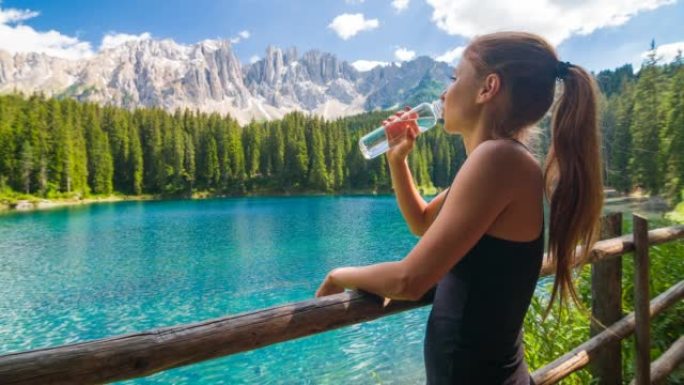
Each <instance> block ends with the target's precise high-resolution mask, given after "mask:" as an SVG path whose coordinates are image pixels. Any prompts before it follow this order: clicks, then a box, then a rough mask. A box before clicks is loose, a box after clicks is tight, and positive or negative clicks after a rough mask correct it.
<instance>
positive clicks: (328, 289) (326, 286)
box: [316, 270, 344, 298]
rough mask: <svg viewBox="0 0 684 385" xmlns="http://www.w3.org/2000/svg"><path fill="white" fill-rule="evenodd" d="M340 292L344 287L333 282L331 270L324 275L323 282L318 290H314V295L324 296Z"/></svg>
mask: <svg viewBox="0 0 684 385" xmlns="http://www.w3.org/2000/svg"><path fill="white" fill-rule="evenodd" d="M333 271H334V270H333ZM342 292H344V288H343V287H342V286H338V285H337V284H335V283H334V282H333V280H332V271H331V272H330V273H328V275H326V276H325V279H324V280H323V283H322V284H321V286H320V287H319V288H318V290H316V297H317V298H318V297H324V296H326V295H332V294H338V293H342Z"/></svg>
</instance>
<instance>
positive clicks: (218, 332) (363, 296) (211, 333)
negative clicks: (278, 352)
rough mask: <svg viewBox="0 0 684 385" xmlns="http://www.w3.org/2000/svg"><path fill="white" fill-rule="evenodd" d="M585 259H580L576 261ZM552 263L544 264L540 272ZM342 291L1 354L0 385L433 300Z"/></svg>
mask: <svg viewBox="0 0 684 385" xmlns="http://www.w3.org/2000/svg"><path fill="white" fill-rule="evenodd" d="M681 238H684V226H672V227H665V228H661V229H656V230H652V231H649V232H648V242H649V244H650V245H655V244H660V243H664V242H668V241H672V240H676V239H681ZM633 250H634V242H633V240H632V236H631V235H628V236H623V237H619V238H613V239H609V240H603V241H599V242H597V243H596V245H595V247H594V248H593V249H592V253H590V256H589V259H588V261H584V262H587V263H590V262H593V261H596V260H601V259H606V258H612V257H617V256H619V255H622V254H624V253H628V252H631V251H633ZM578 263H581V262H578ZM552 271H553V269H552V268H551V267H549V266H548V264H545V265H544V267H543V268H542V275H549V274H550V273H551V272H552ZM429 303H430V302H429V300H422V301H417V302H408V301H391V302H390V303H389V304H388V305H387V306H384V305H383V301H382V299H381V298H378V297H377V296H374V295H370V294H367V293H360V292H345V293H340V294H336V295H331V296H327V297H322V298H316V299H311V300H308V301H302V302H297V303H292V304H287V305H283V306H276V307H272V308H267V309H262V310H258V311H254V312H250V313H244V314H239V315H234V316H228V317H222V318H218V319H214V320H208V321H203V322H198V323H194V324H188V325H179V326H173V327H168V328H162V329H155V330H150V331H146V332H140V333H133V334H127V335H121V336H116V337H110V338H105V339H99V340H93V341H88V342H82V343H77V344H71V345H64V346H57V347H52V348H45V349H37V350H31V351H26V352H18V353H11V354H6V355H2V356H0V384H46V383H49V384H68V383H74V382H78V383H79V384H89V383H102V382H110V381H117V380H123V379H128V378H134V377H140V376H145V375H149V374H152V373H156V372H160V371H162V370H167V369H170V368H175V367H178V366H183V365H188V364H192V363H196V362H200V361H204V360H208V359H212V358H218V357H222V356H226V355H229V354H235V353H239V352H244V351H248V350H253V349H257V348H261V347H264V346H268V345H271V344H274V343H278V342H283V341H287V340H292V339H295V338H300V337H304V336H308V335H312V334H316V333H320V332H324V331H328V330H332V329H336V328H339V327H343V326H347V325H352V324H355V323H359V322H364V321H369V320H373V319H377V318H380V317H384V316H387V315H390V314H394V313H397V312H401V311H405V310H409V309H414V308H417V307H421V306H425V305H427V304H429Z"/></svg>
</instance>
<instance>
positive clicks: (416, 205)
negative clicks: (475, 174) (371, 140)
mask: <svg viewBox="0 0 684 385" xmlns="http://www.w3.org/2000/svg"><path fill="white" fill-rule="evenodd" d="M407 109H410V107H406V108H405V110H404V111H399V112H397V114H395V115H394V116H391V117H390V118H388V119H387V120H385V121H383V125H384V126H385V129H386V130H387V135H388V137H390V138H392V139H394V141H395V143H394V144H393V145H392V146H391V148H390V149H389V151H387V163H388V164H389V169H390V176H391V178H392V188H393V189H394V193H395V194H396V197H397V204H398V205H399V209H400V210H401V214H402V215H403V217H404V220H405V221H406V224H407V225H408V227H409V229H410V230H411V232H412V233H413V234H415V235H418V236H422V235H423V234H424V233H425V230H427V228H428V227H430V224H432V221H433V220H434V217H435V214H436V213H437V211H438V210H439V207H440V206H441V205H442V202H443V201H444V193H442V194H439V195H438V196H437V197H436V198H435V199H433V200H432V201H430V203H426V202H425V200H424V199H423V197H421V196H420V193H419V192H418V190H417V189H416V186H415V184H414V183H413V176H412V175H411V170H410V169H409V166H408V162H407V158H408V154H409V153H410V152H411V151H412V150H413V145H414V142H415V140H416V137H418V135H420V129H419V128H418V125H417V124H415V121H413V120H411V119H410V118H411V116H410V115H409V116H406V115H404V112H406V111H407ZM406 119H408V120H406Z"/></svg>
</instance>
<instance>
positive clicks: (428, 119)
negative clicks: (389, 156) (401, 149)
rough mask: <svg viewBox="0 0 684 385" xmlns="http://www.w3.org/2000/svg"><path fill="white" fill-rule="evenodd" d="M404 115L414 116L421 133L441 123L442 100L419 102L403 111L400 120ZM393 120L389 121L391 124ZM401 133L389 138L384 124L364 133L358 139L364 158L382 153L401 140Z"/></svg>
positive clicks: (371, 157) (404, 119)
mask: <svg viewBox="0 0 684 385" xmlns="http://www.w3.org/2000/svg"><path fill="white" fill-rule="evenodd" d="M406 116H412V117H416V119H411V120H416V124H418V129H419V130H420V132H421V133H423V132H425V131H427V130H429V129H431V128H432V127H434V126H435V125H436V124H437V122H438V121H439V122H440V123H443V119H442V101H441V100H436V101H434V102H432V103H421V104H419V105H417V106H415V107H413V108H412V109H410V110H409V111H405V112H404V115H403V117H402V119H401V120H397V121H395V122H398V121H407V119H406V118H404V117H406ZM393 123H394V122H392V123H390V125H391V124H393ZM402 138H403V136H402V135H399V136H396V137H394V138H392V141H390V140H389V138H388V136H387V131H386V128H385V126H380V127H378V128H376V129H375V130H373V131H371V132H369V133H368V134H366V135H364V136H363V137H362V138H361V139H359V148H360V149H361V153H362V154H363V156H364V157H365V158H366V159H373V158H375V157H376V156H378V155H381V154H384V153H385V152H387V150H389V148H390V147H391V146H392V145H394V143H395V142H399V141H401V139H402Z"/></svg>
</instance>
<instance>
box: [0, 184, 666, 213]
mask: <svg viewBox="0 0 684 385" xmlns="http://www.w3.org/2000/svg"><path fill="white" fill-rule="evenodd" d="M420 190H421V195H423V196H434V195H437V194H439V193H440V192H441V191H443V190H442V189H439V188H434V189H429V190H430V191H426V190H427V189H420ZM427 192H434V194H426V193H427ZM605 193H607V194H606V197H605V202H606V203H639V202H645V201H648V200H649V199H651V197H650V196H648V195H645V194H643V193H642V192H641V191H638V190H637V191H634V192H630V193H628V194H620V193H617V192H615V190H612V189H606V190H605ZM391 195H393V192H392V191H377V190H358V191H341V192H336V193H326V192H317V191H299V192H268V193H263V192H252V193H249V194H241V195H236V194H216V193H210V192H206V191H202V192H195V193H192V195H189V196H188V195H179V196H164V195H110V196H102V197H90V198H61V199H47V198H32V199H18V200H16V201H15V202H7V201H0V214H2V213H16V212H34V211H43V210H50V209H55V208H62V207H71V206H81V205H90V204H97V203H115V202H127V201H128V202H130V201H133V202H141V201H168V200H204V199H217V198H218V199H220V198H268V197H277V198H281V197H317V196H391ZM673 210H674V209H673Z"/></svg>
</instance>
